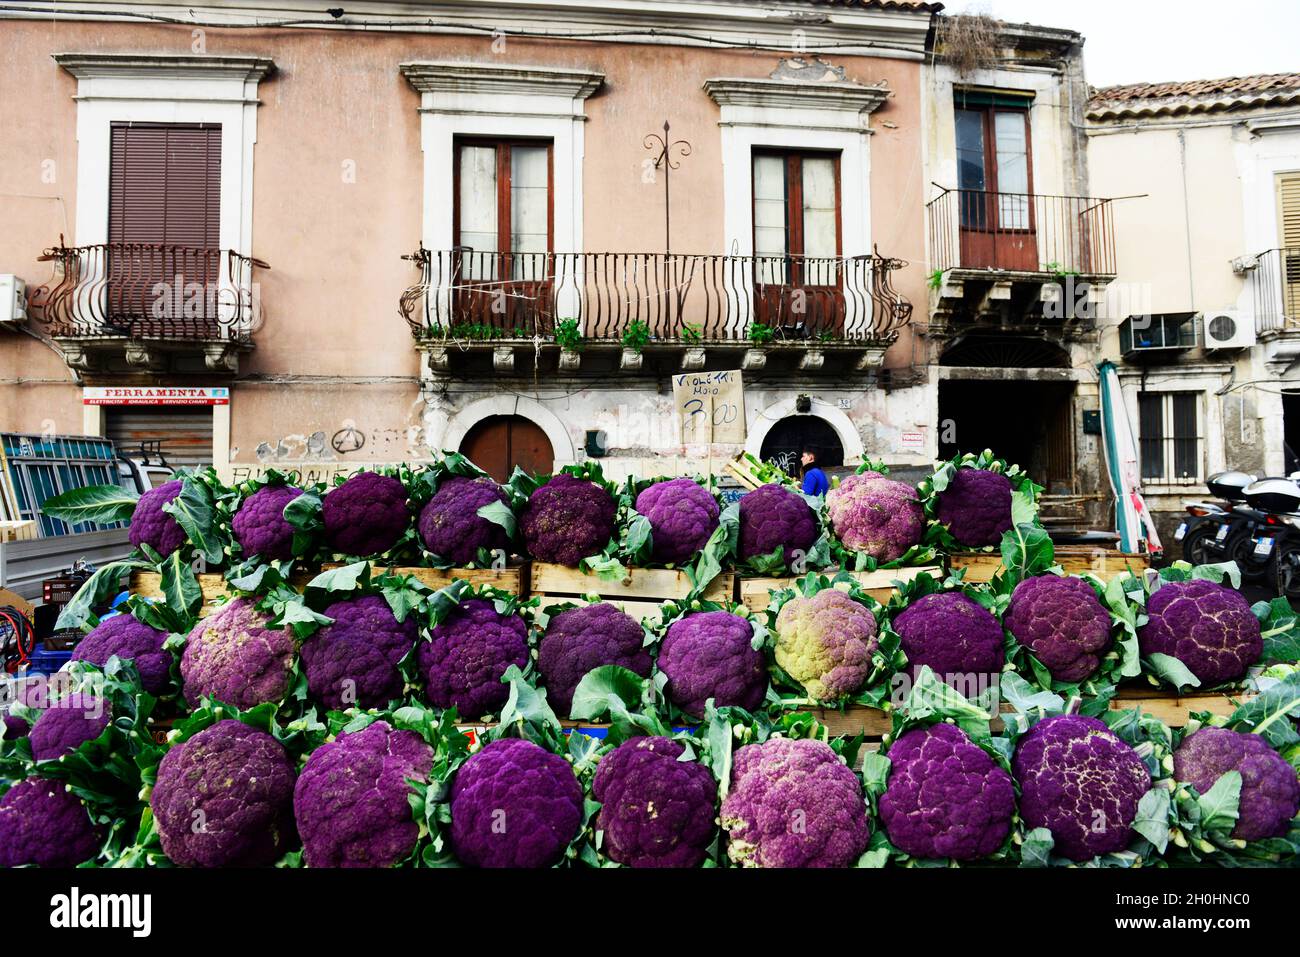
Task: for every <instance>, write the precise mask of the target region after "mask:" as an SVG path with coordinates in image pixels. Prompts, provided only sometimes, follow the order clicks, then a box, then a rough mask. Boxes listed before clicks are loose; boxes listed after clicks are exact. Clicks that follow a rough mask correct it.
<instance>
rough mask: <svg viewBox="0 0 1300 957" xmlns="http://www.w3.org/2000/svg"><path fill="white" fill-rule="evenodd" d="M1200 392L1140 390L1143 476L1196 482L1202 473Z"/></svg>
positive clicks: (1140, 436)
mask: <svg viewBox="0 0 1300 957" xmlns="http://www.w3.org/2000/svg"><path fill="white" fill-rule="evenodd" d="M1200 405H1201V400H1200V393H1199V392H1163V393H1154V392H1142V393H1139V394H1138V434H1139V445H1140V451H1141V456H1142V478H1144V479H1149V480H1151V481H1154V482H1163V483H1170V484H1173V483H1183V482H1196V481H1199V480H1200V477H1201V429H1200V418H1201V415H1200Z"/></svg>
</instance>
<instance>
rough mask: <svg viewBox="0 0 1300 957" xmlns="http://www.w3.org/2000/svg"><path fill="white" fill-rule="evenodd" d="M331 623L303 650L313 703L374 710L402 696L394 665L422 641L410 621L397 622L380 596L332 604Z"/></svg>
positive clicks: (409, 617) (416, 626)
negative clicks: (318, 702) (416, 643)
mask: <svg viewBox="0 0 1300 957" xmlns="http://www.w3.org/2000/svg"><path fill="white" fill-rule="evenodd" d="M324 614H325V617H327V618H333V619H334V623H333V624H332V625H326V626H325V627H324V628H322V629H321V630H320V631H318V632H316V633H315V634H314V635H312V636H311V637H310V638H308V639H307V640H306V641H305V642H303V644H302V648H301V650H300V651H299V654H301V655H302V664H303V669H304V670H305V671H306V672H307V689H308V690H309V691H310V692H311V694H312V697H313V698H315V699H316V700H317V701H320V702H321V703H322V704H324V705H325V706H326V707H328V708H337V709H346V708H378V707H380V706H381V705H383V704H385V703H386V702H388V701H391V700H392V699H394V698H396V697H399V696H400V695H401V693H402V687H403V681H402V673H401V671H399V670H398V667H397V666H398V665H399V664H401V662H402V659H403V658H405V657H406V656H407V655H408V654H410V653H411V650H412V649H413V648H415V642H416V640H417V639H418V638H419V636H420V631H419V624H418V623H417V621H416V618H415V616H414V615H407V616H406V620H405V621H401V622H399V621H398V620H397V617H396V616H395V615H394V614H393V611H392V609H391V608H389V606H388V602H387V601H385V600H384V597H383V596H382V595H362V596H361V597H360V598H349V599H346V600H345V601H336V602H334V604H332V605H330V606H329V607H328V608H326V609H325V612H324Z"/></svg>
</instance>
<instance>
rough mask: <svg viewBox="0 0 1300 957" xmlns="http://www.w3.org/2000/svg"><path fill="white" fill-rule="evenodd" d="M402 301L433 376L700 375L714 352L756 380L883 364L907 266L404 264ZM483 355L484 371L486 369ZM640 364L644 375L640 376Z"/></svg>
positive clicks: (468, 258) (473, 258)
mask: <svg viewBox="0 0 1300 957" xmlns="http://www.w3.org/2000/svg"><path fill="white" fill-rule="evenodd" d="M406 258H407V259H409V260H411V261H413V262H414V263H415V265H416V266H417V267H418V268H419V270H420V281H419V282H418V283H416V284H415V285H414V286H411V287H410V288H409V289H407V290H406V292H405V293H403V295H402V298H401V302H400V306H399V311H400V313H401V315H402V317H403V318H404V319H405V320H406V321H407V322H408V323H409V324H410V326H411V331H412V334H413V335H414V336H415V339H416V342H417V344H418V346H419V348H420V349H421V350H423V351H424V352H426V353H427V355H428V357H429V369H430V371H431V372H433V373H435V374H437V373H446V372H449V371H451V363H453V362H456V363H458V367H457V370H456V371H458V372H489V371H495V372H496V373H502V374H508V373H511V372H514V371H516V367H517V365H519V364H522V363H533V364H534V365H535V368H536V369H538V370H541V371H558V372H561V373H576V372H579V371H581V372H584V373H586V372H597V373H598V372H605V371H611V370H613V369H618V370H620V371H623V372H636V371H638V370H642V369H643V368H644V369H645V371H646V372H647V373H650V372H654V373H656V374H659V373H663V372H671V371H677V370H691V369H701V368H703V367H704V366H705V364H706V361H707V360H708V356H709V355H710V354H712V355H714V356H719V358H720V357H721V354H727V353H731V354H733V355H732V356H731V357H730V358H732V359H734V361H735V362H737V363H739V365H740V367H741V368H745V369H748V370H751V371H756V370H759V369H766V370H767V371H769V372H774V371H784V370H791V371H795V370H797V371H800V372H816V371H824V372H828V373H840V372H859V373H862V372H868V371H870V370H872V369H875V368H878V367H879V366H880V365H881V363H882V361H883V359H884V353H885V350H886V349H887V348H888V346H889V345H890V344H891V343H892V342H893V341H894V340H895V339H896V338H897V337H898V331H899V329H901V328H902V327H903V326H904V325H906V324H907V322H908V321H909V319H910V317H911V313H912V305H911V303H909V302H908V301H907V300H905V299H904V298H903V297H902V296H900V295H899V294H898V293H897V292H895V291H894V289H893V287H892V285H891V278H892V274H893V273H894V271H895V270H897V269H900V268H902V267H903V266H905V265H906V263H903V262H901V261H900V260H896V259H888V258H885V257H882V256H878V255H872V256H856V257H852V258H834V259H829V258H816V259H815V258H805V257H770V256H716V255H696V254H678V253H673V254H666V253H486V252H475V251H472V250H468V249H453V250H442V251H430V250H427V249H424V248H423V247H421V248H420V249H419V250H417V251H416V252H415V253H414V254H412V255H411V256H408V257H406ZM489 358H490V360H491V361H490V364H489V362H488V359H489ZM647 359H648V366H647Z"/></svg>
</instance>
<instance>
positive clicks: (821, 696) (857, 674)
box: [775, 588, 880, 701]
mask: <svg viewBox="0 0 1300 957" xmlns="http://www.w3.org/2000/svg"><path fill="white" fill-rule="evenodd" d="M879 645H880V641H879V638H878V637H877V635H876V617H875V616H874V615H873V614H871V612H870V611H869V610H868V609H867V608H866V606H864V605H862V604H860V603H859V602H856V601H854V600H853V599H852V598H850V597H849V596H848V594H847V593H845V592H842V591H840V590H839V589H838V588H826V589H823V590H822V591H819V592H818V593H817V594H815V595H813V596H812V597H811V598H802V597H800V598H792V599H790V600H789V601H787V602H786V603H785V604H784V605H782V606H781V611H780V612H779V613H778V614H777V616H776V649H775V657H776V663H777V664H778V665H780V666H781V668H782V669H784V671H785V673H786V674H788V675H789V676H790V677H791V678H793V679H794V680H795V681H797V682H799V683H800V684H801V685H803V687H804V690H805V691H807V692H808V694H809V695H810V696H811V697H813V698H816V699H817V700H818V701H838V700H840V699H842V698H847V697H848V696H849V695H851V694H853V693H854V692H855V691H857V690H858V689H859V688H861V687H862V685H863V684H864V683H865V682H866V680H867V677H868V675H870V674H871V655H872V653H873V652H874V651H875V650H876V648H878V647H879Z"/></svg>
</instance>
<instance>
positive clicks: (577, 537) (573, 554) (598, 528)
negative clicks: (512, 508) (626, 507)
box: [519, 472, 618, 566]
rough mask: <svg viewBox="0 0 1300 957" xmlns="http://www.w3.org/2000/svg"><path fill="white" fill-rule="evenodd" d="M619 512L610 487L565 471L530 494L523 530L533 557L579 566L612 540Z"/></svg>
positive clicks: (559, 563)
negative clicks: (604, 487) (610, 492)
mask: <svg viewBox="0 0 1300 957" xmlns="http://www.w3.org/2000/svg"><path fill="white" fill-rule="evenodd" d="M617 514H618V505H617V504H616V503H615V502H614V499H613V497H611V496H610V494H609V493H608V492H607V491H605V490H604V489H603V488H601V487H600V486H599V485H597V484H596V483H595V482H587V481H584V480H583V479H580V478H577V477H575V476H573V475H570V474H569V473H568V472H561V473H560V474H558V475H556V476H554V477H553V478H552V479H551V480H550V481H549V482H547V483H546V484H545V485H542V486H539V487H538V488H536V489H534V490H533V494H532V495H530V496H528V504H527V505H525V506H524V511H523V514H522V515H520V516H519V530H520V534H522V535H523V537H524V544H525V545H526V546H527V548H528V554H530V555H532V556H533V558H536V559H537V560H538V561H543V562H553V563H555V564H557V565H570V566H576V565H577V564H578V562H580V561H582V559H584V558H586V557H587V556H589V555H596V554H599V553H600V551H601V550H602V549H603V548H604V547H605V545H606V544H608V542H609V540H610V538H611V537H612V536H613V534H614V523H615V518H616V516H617Z"/></svg>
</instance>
